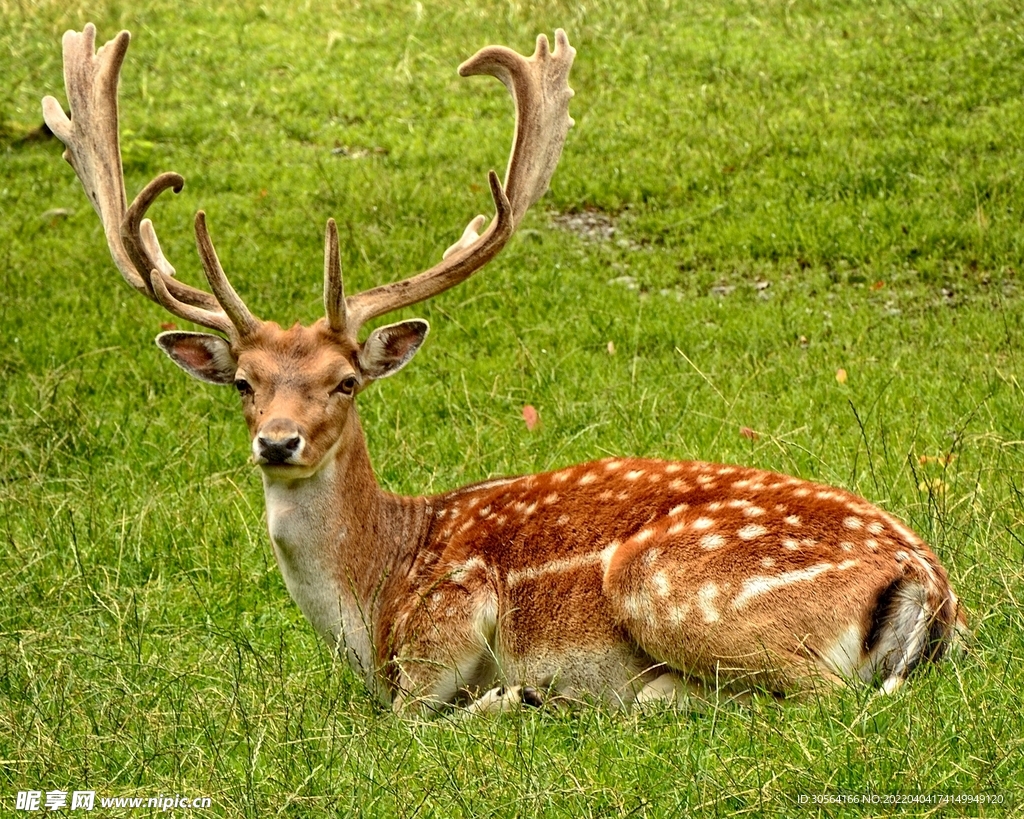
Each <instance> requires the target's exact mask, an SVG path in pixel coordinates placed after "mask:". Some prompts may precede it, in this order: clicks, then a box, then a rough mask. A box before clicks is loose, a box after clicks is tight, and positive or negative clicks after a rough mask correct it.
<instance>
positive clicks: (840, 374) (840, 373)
mask: <svg viewBox="0 0 1024 819" xmlns="http://www.w3.org/2000/svg"><path fill="white" fill-rule="evenodd" d="M836 381H838V382H839V383H840V384H845V383H846V370H844V369H843V368H842V367H840V368H839V369H838V370H836Z"/></svg>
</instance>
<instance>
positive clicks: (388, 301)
mask: <svg viewBox="0 0 1024 819" xmlns="http://www.w3.org/2000/svg"><path fill="white" fill-rule="evenodd" d="M575 56H576V49H574V48H573V47H572V46H571V45H569V40H568V38H567V37H566V36H565V32H564V31H563V30H562V29H558V30H557V31H556V32H555V49H554V51H551V50H549V47H548V38H547V37H546V36H545V35H543V34H541V35H540V36H539V37H537V48H536V50H535V51H534V53H533V56H532V57H529V58H527V57H524V56H523V55H521V54H517V53H516V52H515V51H512V50H511V49H508V48H505V47H503V46H487V47H485V48H483V49H481V50H480V51H478V52H477V53H476V54H475V55H474V56H472V57H470V58H469V59H468V60H466V61H465V62H464V63H463V64H462V65H460V66H459V74H460V75H461V76H463V77H468V76H472V75H474V74H490V75H491V76H494V77H497V78H498V79H499V80H501V81H502V82H503V83H504V84H505V86H506V88H508V90H509V92H510V93H511V94H512V100H513V103H514V105H515V111H516V124H515V137H514V139H513V141H512V153H511V155H510V156H509V161H508V170H507V171H506V173H505V183H504V185H502V184H501V183H500V182H499V181H498V175H497V174H496V173H495V172H494V171H491V172H490V174H489V175H488V180H489V182H490V186H491V195H492V196H493V197H494V206H495V210H496V213H495V215H494V217H493V218H492V219H491V223H490V225H489V226H488V227H487V230H486V231H484V233H483V235H480V232H479V231H480V228H481V227H483V224H484V222H485V221H486V217H484V216H477V217H476V218H475V219H473V220H472V221H471V222H470V223H469V225H467V227H466V229H465V231H464V232H463V234H462V237H461V238H460V239H459V241H457V242H456V243H455V244H453V245H452V246H451V247H449V248H448V250H446V251H445V253H444V255H443V256H442V261H441V262H440V263H439V264H437V265H435V266H434V267H432V268H430V269H429V270H425V271H424V272H422V273H419V274H418V275H415V276H412V277H410V278H408V279H405V280H403V281H400V282H394V283H392V284H385V285H381V286H380V287H375V288H373V289H371V290H366V291H364V292H362V293H357V294H355V295H352V296H349V297H348V298H345V297H344V295H343V288H342V285H341V267H340V264H338V263H337V233H336V232H333V231H332V228H331V226H330V225H329V226H328V235H327V241H326V247H325V262H324V268H325V278H326V282H325V291H324V300H325V302H326V303H327V313H328V322H329V323H330V325H331V327H332V328H333V329H335V330H337V331H344V332H347V333H348V334H349V335H350V336H352V337H353V338H354V337H355V335H356V334H357V333H358V332H359V328H360V327H361V326H362V325H363V324H364V323H365V322H367V321H369V320H370V319H372V318H376V317H377V316H381V315H384V314H385V313H390V312H392V311H393V310H398V309H399V308H401V307H406V306H408V305H410V304H415V303H416V302H420V301H423V300H424V299H427V298H430V297H431V296H434V295H436V294H437V293H440V292H442V291H444V290H447V289H448V288H449V287H453V286H454V285H456V284H458V283H459V282H462V281H465V280H466V279H468V278H469V277H470V276H471V275H473V274H474V273H475V272H476V271H477V270H479V269H480V268H482V267H483V266H484V265H485V264H487V263H488V262H489V261H490V260H491V259H493V258H494V257H495V256H496V255H497V254H498V252H499V251H500V250H501V249H502V248H503V247H504V246H505V243H506V242H507V241H508V240H509V238H510V237H511V236H512V234H513V233H514V232H515V229H516V228H517V227H518V226H519V223H520V222H521V221H522V218H523V215H524V214H525V213H526V211H527V210H529V208H530V206H531V205H532V204H533V203H534V202H536V201H537V200H538V199H539V198H540V197H541V196H542V195H543V193H544V192H545V191H546V190H547V188H548V183H549V182H550V181H551V177H552V175H553V174H554V172H555V167H556V166H557V165H558V159H559V157H560V156H561V153H562V146H563V145H564V144H565V138H566V135H567V134H568V131H569V128H571V127H572V125H573V121H572V118H571V117H570V116H569V100H570V99H571V98H572V96H573V90H572V89H571V88H569V84H568V81H569V69H570V68H571V67H572V61H573V58H574V57H575ZM332 236H333V239H332ZM332 242H333V245H332ZM332 276H333V277H334V278H335V279H336V281H333V280H332Z"/></svg>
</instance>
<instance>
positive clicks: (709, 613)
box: [697, 583, 722, 623]
mask: <svg viewBox="0 0 1024 819" xmlns="http://www.w3.org/2000/svg"><path fill="white" fill-rule="evenodd" d="M716 597H718V586H716V585H715V584H714V583H705V584H704V585H703V586H701V587H700V588H699V589H698V590H697V605H698V606H699V607H700V613H701V615H702V616H703V617H704V622H705V623H717V622H718V621H719V620H721V619H722V615H720V614H719V613H718V609H717V607H716V606H715V598H716Z"/></svg>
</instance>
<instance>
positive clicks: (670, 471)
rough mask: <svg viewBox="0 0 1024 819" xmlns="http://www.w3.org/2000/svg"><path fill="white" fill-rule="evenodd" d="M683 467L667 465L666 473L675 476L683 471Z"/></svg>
mask: <svg viewBox="0 0 1024 819" xmlns="http://www.w3.org/2000/svg"><path fill="white" fill-rule="evenodd" d="M682 468H683V467H682V466H680V465H679V464H665V472H667V473H668V474H669V475H675V474H676V473H677V472H679V471H681V470H682Z"/></svg>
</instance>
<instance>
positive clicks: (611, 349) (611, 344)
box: [608, 341, 615, 355]
mask: <svg viewBox="0 0 1024 819" xmlns="http://www.w3.org/2000/svg"><path fill="white" fill-rule="evenodd" d="M608 355H615V342H614V341H609V342H608Z"/></svg>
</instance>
